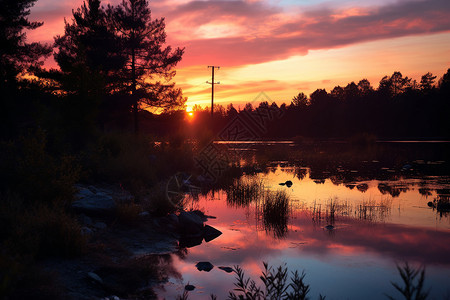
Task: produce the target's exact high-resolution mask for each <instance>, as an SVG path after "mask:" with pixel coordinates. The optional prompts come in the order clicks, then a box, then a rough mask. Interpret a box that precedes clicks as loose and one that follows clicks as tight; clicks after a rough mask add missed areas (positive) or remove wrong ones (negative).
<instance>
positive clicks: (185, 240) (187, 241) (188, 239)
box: [178, 235, 203, 248]
mask: <svg viewBox="0 0 450 300" xmlns="http://www.w3.org/2000/svg"><path fill="white" fill-rule="evenodd" d="M202 242H203V236H202V235H198V236H192V235H190V236H187V235H182V236H180V240H179V245H178V246H179V247H180V248H192V247H195V246H198V245H200V244H201V243H202Z"/></svg>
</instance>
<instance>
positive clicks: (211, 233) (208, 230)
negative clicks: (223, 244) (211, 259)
mask: <svg viewBox="0 0 450 300" xmlns="http://www.w3.org/2000/svg"><path fill="white" fill-rule="evenodd" d="M221 234H222V232H221V231H220V230H217V229H215V228H214V227H211V226H209V225H205V227H204V228H203V238H204V239H205V242H207V243H208V242H210V241H212V240H214V239H215V238H217V237H219V236H220V235H221Z"/></svg>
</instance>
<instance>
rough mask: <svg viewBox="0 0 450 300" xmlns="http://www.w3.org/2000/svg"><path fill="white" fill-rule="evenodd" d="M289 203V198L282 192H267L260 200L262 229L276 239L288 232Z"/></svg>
mask: <svg viewBox="0 0 450 300" xmlns="http://www.w3.org/2000/svg"><path fill="white" fill-rule="evenodd" d="M289 202H290V199H289V196H288V194H287V193H286V191H284V190H278V191H270V190H267V191H266V192H265V194H264V197H263V199H262V218H263V222H264V228H265V229H266V231H269V232H272V233H273V235H274V236H275V237H277V238H282V237H284V236H285V235H286V233H287V231H288V227H287V225H288V221H289V216H290V215H291V207H290V203H289Z"/></svg>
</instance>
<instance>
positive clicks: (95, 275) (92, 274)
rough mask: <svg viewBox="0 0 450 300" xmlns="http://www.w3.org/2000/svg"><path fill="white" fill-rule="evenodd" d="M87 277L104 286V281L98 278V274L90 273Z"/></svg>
mask: <svg viewBox="0 0 450 300" xmlns="http://www.w3.org/2000/svg"><path fill="white" fill-rule="evenodd" d="M87 276H88V277H89V279H91V280H92V281H94V282H96V283H98V284H103V280H102V279H101V278H100V276H98V275H97V274H95V273H94V272H88V273H87Z"/></svg>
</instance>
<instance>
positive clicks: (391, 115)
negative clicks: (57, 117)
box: [147, 69, 450, 139]
mask: <svg viewBox="0 0 450 300" xmlns="http://www.w3.org/2000/svg"><path fill="white" fill-rule="evenodd" d="M436 78H437V76H434V75H433V74H431V73H426V74H424V75H423V76H422V78H421V81H420V83H418V82H416V81H415V80H413V79H411V78H409V77H407V76H406V77H404V76H403V75H402V73H400V72H394V73H393V74H392V75H391V76H385V77H383V78H382V79H381V81H380V83H379V86H378V87H377V88H374V87H373V86H372V85H371V84H370V82H369V81H368V80H367V79H363V80H361V81H359V82H358V84H356V83H354V82H351V83H349V84H347V86H345V87H341V86H336V87H335V88H333V89H332V90H331V91H330V92H327V91H326V90H325V89H317V90H316V91H314V92H313V93H312V94H311V95H310V96H309V97H308V96H307V95H305V94H304V93H302V92H300V93H299V94H298V95H296V96H294V97H293V99H292V101H291V102H290V103H289V104H285V103H283V104H281V105H278V104H277V103H275V102H273V103H268V102H267V101H265V102H261V103H247V104H246V105H245V106H244V108H243V109H242V110H239V111H238V110H236V108H235V107H234V106H233V104H229V105H228V106H227V107H226V108H225V107H223V106H221V105H217V104H216V105H215V109H214V111H215V114H214V120H212V121H211V118H210V115H209V108H201V107H199V106H194V108H193V111H194V114H195V121H192V122H191V124H190V125H189V126H190V131H186V135H189V134H194V136H197V137H198V136H202V134H201V133H200V134H199V131H202V129H203V130H204V128H208V130H210V131H211V132H210V133H211V134H217V133H218V132H220V131H221V130H222V129H223V128H225V127H226V126H227V124H229V123H230V122H231V121H232V120H233V119H234V118H236V116H239V115H245V114H248V113H253V114H255V115H258V112H260V114H264V112H266V111H267V110H272V111H274V110H278V111H279V114H280V115H281V116H280V117H279V118H273V120H270V121H269V123H268V124H266V127H265V130H264V133H263V134H262V135H261V136H259V137H258V139H265V138H266V139H267V138H268V139H292V138H299V137H305V138H319V139H324V138H325V139H327V138H338V139H342V138H344V139H346V138H350V137H354V136H372V137H373V138H381V139H411V138H414V139H432V138H437V139H448V138H449V137H450V136H449V132H450V131H449V128H450V126H449V122H448V116H449V113H450V101H449V100H448V99H450V69H449V70H448V71H447V73H445V74H444V75H443V76H442V77H441V78H440V79H439V80H438V81H437V80H436ZM253 105H255V107H254V106H253ZM243 118H245V117H244V116H243ZM171 119H173V120H178V121H180V122H181V120H182V119H183V115H182V114H178V116H177V115H176V113H171V115H161V116H153V117H151V116H149V118H148V120H153V121H148V124H149V126H148V127H147V128H148V129H149V130H150V128H152V127H155V126H156V127H158V128H160V129H161V131H160V132H164V131H165V128H166V126H170V125H168V123H170V121H169V120H171ZM175 123H176V122H175ZM175 123H174V124H173V125H172V126H175V127H172V128H171V129H170V130H168V131H165V133H166V134H169V132H174V131H175V130H176V129H177V126H176V124H175ZM211 123H212V124H211ZM157 124H159V125H157ZM206 124H208V126H205V125H206Z"/></svg>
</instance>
